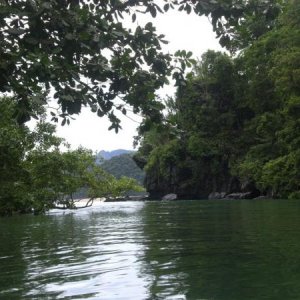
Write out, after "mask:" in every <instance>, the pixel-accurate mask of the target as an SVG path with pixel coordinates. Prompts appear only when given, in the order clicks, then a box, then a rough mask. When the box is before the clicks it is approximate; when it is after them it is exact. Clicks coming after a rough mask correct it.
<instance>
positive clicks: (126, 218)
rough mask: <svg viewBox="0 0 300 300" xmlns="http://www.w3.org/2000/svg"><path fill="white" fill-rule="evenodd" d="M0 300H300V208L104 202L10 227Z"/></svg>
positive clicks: (9, 222)
mask: <svg viewBox="0 0 300 300" xmlns="http://www.w3.org/2000/svg"><path fill="white" fill-rule="evenodd" d="M0 243H1V244H0V299H5V300H9V299H13V300H15V299H16V300H17V299H103V300H105V299H111V300H117V299H128V300H134V299H137V300H142V299H195V300H204V299H211V300H225V299H226V300H248V299H249V300H250V299H255V300H257V299H272V300H276V299H278V300H279V299H280V300H282V299H284V300H289V299H295V300H296V299H300V202H297V201H287V200H281V201H246V200H245V201H186V202H181V201H178V202H144V203H143V202H124V203H101V204H98V205H97V206H95V207H92V208H88V209H84V210H78V211H73V212H71V211H65V212H62V211H51V212H50V213H49V214H48V215H46V216H19V217H12V218H2V219H0Z"/></svg>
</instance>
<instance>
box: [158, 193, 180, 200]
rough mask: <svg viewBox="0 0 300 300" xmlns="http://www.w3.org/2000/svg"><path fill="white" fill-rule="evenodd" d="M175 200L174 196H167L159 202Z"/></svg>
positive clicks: (175, 196)
mask: <svg viewBox="0 0 300 300" xmlns="http://www.w3.org/2000/svg"><path fill="white" fill-rule="evenodd" d="M176 199H177V195H176V194H167V195H165V196H163V197H162V199H161V200H164V201H172V200H176Z"/></svg>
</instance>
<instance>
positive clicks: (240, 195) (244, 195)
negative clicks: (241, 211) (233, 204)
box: [226, 192, 253, 199]
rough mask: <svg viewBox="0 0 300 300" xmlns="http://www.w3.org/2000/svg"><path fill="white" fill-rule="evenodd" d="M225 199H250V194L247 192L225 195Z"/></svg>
mask: <svg viewBox="0 0 300 300" xmlns="http://www.w3.org/2000/svg"><path fill="white" fill-rule="evenodd" d="M226 198H227V199H251V198H253V197H252V193H251V192H248V193H232V194H229V195H226Z"/></svg>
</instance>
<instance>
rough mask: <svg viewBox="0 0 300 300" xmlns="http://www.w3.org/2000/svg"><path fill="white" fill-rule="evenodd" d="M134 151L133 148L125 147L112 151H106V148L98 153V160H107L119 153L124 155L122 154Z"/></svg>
mask: <svg viewBox="0 0 300 300" xmlns="http://www.w3.org/2000/svg"><path fill="white" fill-rule="evenodd" d="M133 152H134V151H131V150H125V149H116V150H112V151H105V150H101V151H99V152H98V153H97V155H96V156H97V160H98V161H99V160H101V159H104V160H107V159H111V158H112V157H114V156H118V155H122V154H129V153H133Z"/></svg>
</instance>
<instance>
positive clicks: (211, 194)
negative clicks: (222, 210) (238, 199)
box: [208, 192, 226, 200]
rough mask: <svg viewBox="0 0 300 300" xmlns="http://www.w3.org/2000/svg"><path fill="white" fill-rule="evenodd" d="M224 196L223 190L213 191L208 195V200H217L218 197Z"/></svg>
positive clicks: (222, 197)
mask: <svg viewBox="0 0 300 300" xmlns="http://www.w3.org/2000/svg"><path fill="white" fill-rule="evenodd" d="M225 196H226V193H225V192H220V193H219V192H213V193H210V194H209V195H208V199H209V200H218V199H224V198H225Z"/></svg>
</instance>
